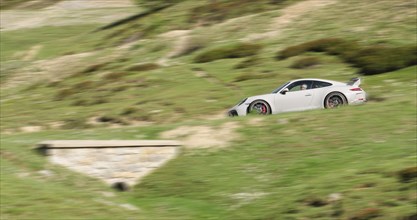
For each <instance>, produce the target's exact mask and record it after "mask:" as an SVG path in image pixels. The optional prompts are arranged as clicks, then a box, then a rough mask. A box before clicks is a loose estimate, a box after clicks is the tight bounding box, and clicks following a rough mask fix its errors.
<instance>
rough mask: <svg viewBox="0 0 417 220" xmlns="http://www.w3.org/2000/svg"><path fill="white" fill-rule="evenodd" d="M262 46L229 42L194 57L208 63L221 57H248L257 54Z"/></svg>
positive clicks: (200, 61) (198, 60)
mask: <svg viewBox="0 0 417 220" xmlns="http://www.w3.org/2000/svg"><path fill="white" fill-rule="evenodd" d="M261 48H262V47H261V45H259V44H249V43H235V44H229V45H225V46H221V47H217V48H213V49H211V50H207V51H204V52H202V53H200V54H199V55H197V56H196V57H195V58H194V62H196V63H206V62H211V61H214V60H219V59H226V58H241V57H248V56H252V55H255V54H257V53H258V52H259V50H261Z"/></svg>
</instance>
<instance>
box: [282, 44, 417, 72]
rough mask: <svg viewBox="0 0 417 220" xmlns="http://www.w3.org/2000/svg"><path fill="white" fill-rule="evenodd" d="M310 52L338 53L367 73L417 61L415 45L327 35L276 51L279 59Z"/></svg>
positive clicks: (392, 68) (337, 54)
mask: <svg viewBox="0 0 417 220" xmlns="http://www.w3.org/2000/svg"><path fill="white" fill-rule="evenodd" d="M307 51H312V52H325V53H327V54H329V55H336V56H339V57H340V58H341V59H343V60H344V61H345V62H347V63H350V64H352V65H353V66H355V67H357V68H359V70H360V73H362V74H364V75H372V74H379V73H384V72H389V71H394V70H398V69H401V68H405V67H407V66H411V65H416V64H417V52H416V51H417V50H416V46H415V45H412V46H402V47H392V46H391V47H390V46H382V45H375V46H367V47H364V46H360V45H359V44H357V43H356V42H354V41H347V40H343V39H339V38H324V39H319V40H314V41H310V42H306V43H303V44H299V45H295V46H291V47H287V48H285V49H284V50H281V51H279V52H278V53H277V56H276V58H277V59H281V60H282V59H286V58H288V57H292V56H297V55H300V54H302V53H305V52H307Z"/></svg>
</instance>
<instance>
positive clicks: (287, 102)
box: [229, 78, 366, 117]
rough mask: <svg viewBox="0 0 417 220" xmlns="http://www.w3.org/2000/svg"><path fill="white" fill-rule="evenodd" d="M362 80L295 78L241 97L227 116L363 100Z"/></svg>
mask: <svg viewBox="0 0 417 220" xmlns="http://www.w3.org/2000/svg"><path fill="white" fill-rule="evenodd" d="M360 84H361V80H360V79H359V78H354V79H352V80H351V81H350V82H348V83H342V82H336V81H331V80H324V79H297V80H293V81H289V82H287V83H285V84H283V85H282V86H280V87H278V88H277V89H275V90H274V91H272V93H270V94H265V95H258V96H252V97H249V98H245V99H243V100H242V101H241V102H239V103H238V104H237V105H235V106H234V107H233V108H231V109H230V110H229V116H232V117H233V116H242V115H247V114H249V113H256V114H261V115H267V114H278V113H281V112H290V111H303V110H309V109H319V108H336V107H339V106H341V105H346V104H349V105H351V104H361V103H364V102H366V92H365V91H364V90H363V89H361V88H360V87H359V85H360Z"/></svg>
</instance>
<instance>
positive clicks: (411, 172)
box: [398, 167, 417, 182]
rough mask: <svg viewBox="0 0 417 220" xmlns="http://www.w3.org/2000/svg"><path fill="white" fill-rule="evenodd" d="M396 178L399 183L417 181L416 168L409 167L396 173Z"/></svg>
mask: <svg viewBox="0 0 417 220" xmlns="http://www.w3.org/2000/svg"><path fill="white" fill-rule="evenodd" d="M398 177H399V178H400V181H401V182H409V181H411V180H413V179H417V167H409V168H406V169H403V170H400V171H398Z"/></svg>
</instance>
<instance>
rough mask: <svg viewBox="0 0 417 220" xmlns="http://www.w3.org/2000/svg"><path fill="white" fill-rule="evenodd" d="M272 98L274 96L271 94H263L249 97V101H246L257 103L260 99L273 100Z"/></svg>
mask: <svg viewBox="0 0 417 220" xmlns="http://www.w3.org/2000/svg"><path fill="white" fill-rule="evenodd" d="M271 96H273V94H271V93H269V94H263V95H256V96H251V97H248V99H247V100H246V103H248V102H252V101H255V100H258V99H262V100H266V99H269V98H271Z"/></svg>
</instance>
